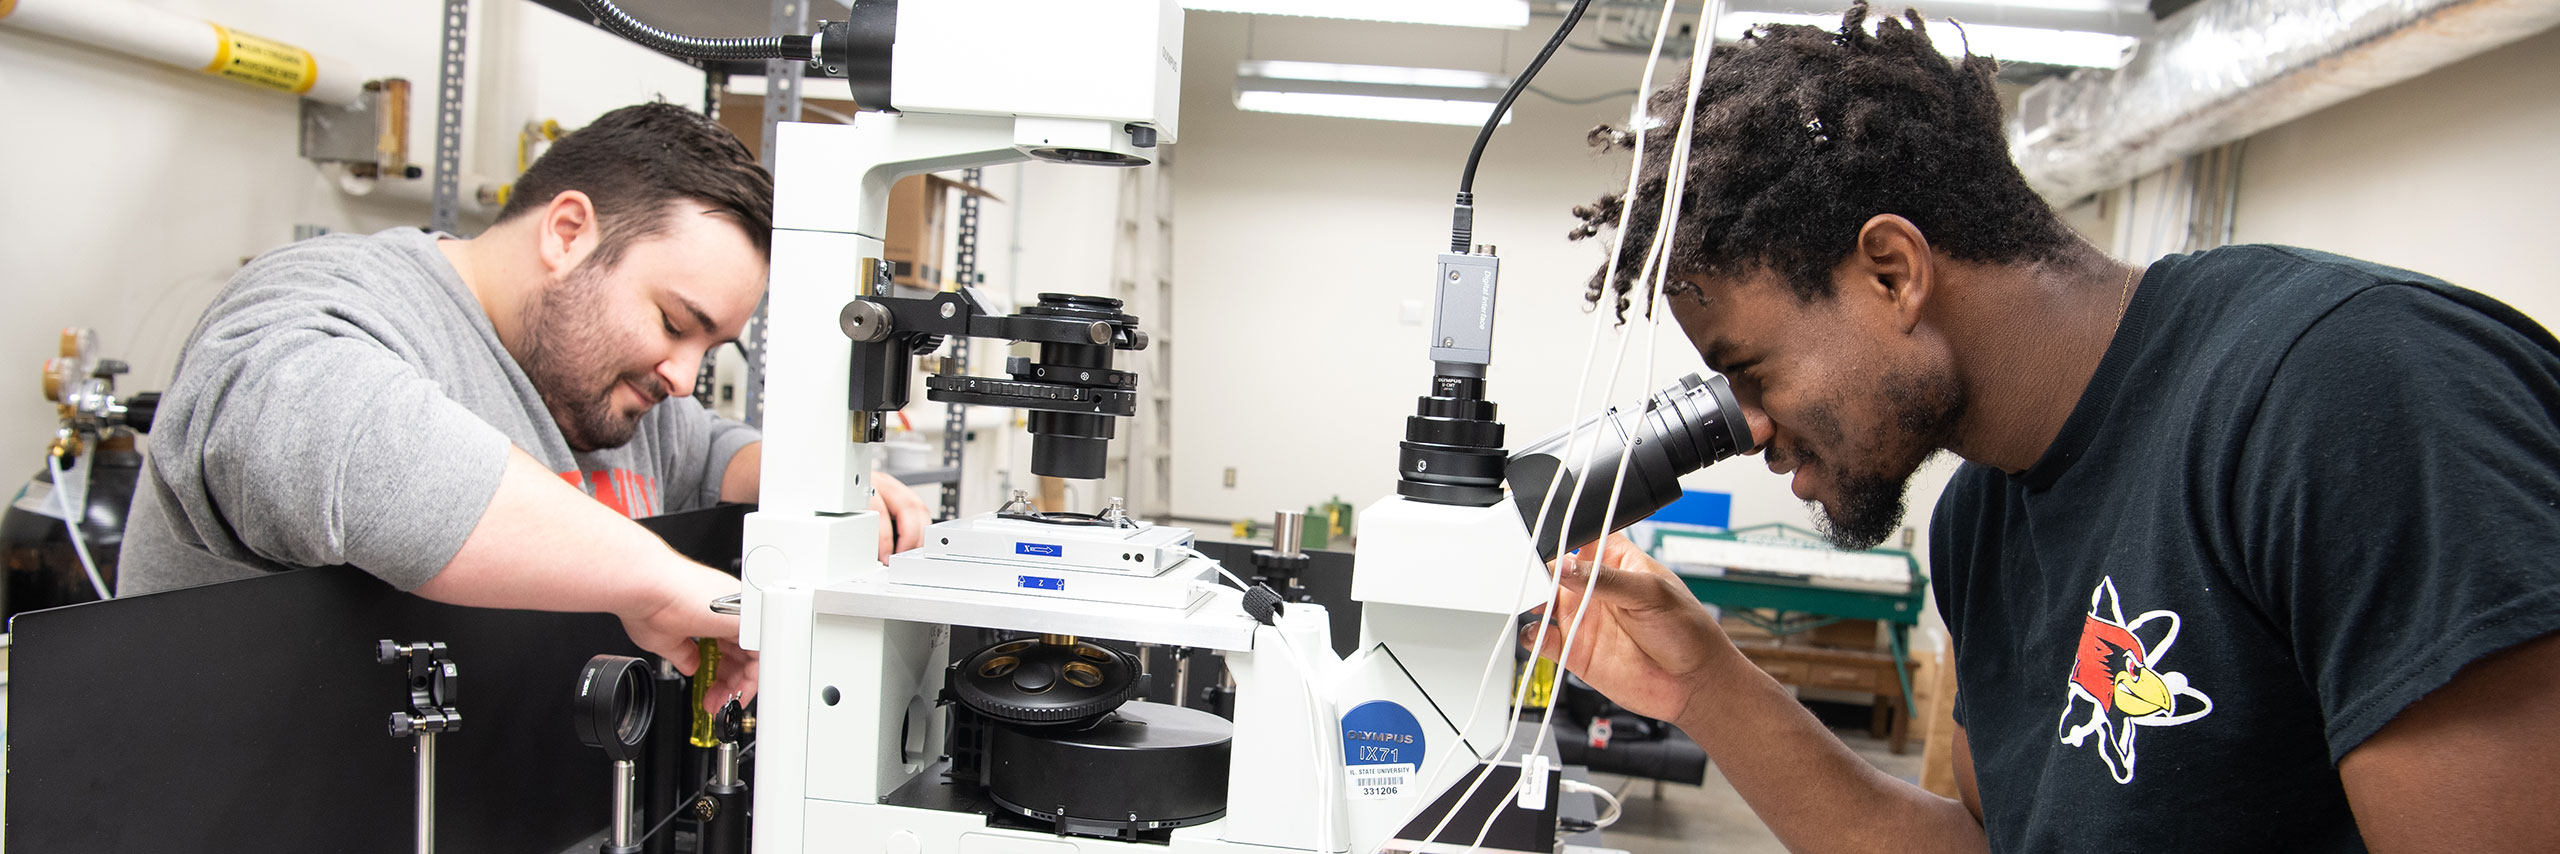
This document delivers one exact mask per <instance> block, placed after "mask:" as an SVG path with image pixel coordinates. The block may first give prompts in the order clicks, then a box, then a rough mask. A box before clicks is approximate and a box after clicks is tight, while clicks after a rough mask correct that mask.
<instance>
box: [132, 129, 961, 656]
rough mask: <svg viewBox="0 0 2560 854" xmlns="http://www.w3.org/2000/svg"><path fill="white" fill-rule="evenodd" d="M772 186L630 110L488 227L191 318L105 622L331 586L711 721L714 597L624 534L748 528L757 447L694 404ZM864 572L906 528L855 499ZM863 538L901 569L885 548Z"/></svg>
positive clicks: (358, 259)
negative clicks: (877, 538) (613, 670)
mask: <svg viewBox="0 0 2560 854" xmlns="http://www.w3.org/2000/svg"><path fill="white" fill-rule="evenodd" d="M772 204H773V183H772V179H771V178H770V177H768V176H767V175H766V173H765V171H764V169H762V168H761V167H758V166H757V165H756V163H755V158H754V156H753V155H751V154H749V153H748V152H747V150H746V148H745V147H744V146H743V145H741V144H739V142H738V140H737V139H736V138H735V137H733V136H731V135H730V134H729V132H728V131H726V130H724V129H722V128H721V127H720V126H719V125H717V124H715V123H713V122H711V121H710V120H709V119H706V118H703V117H702V116H699V115H695V114H693V113H691V112H688V111H686V110H684V109H683V108H680V107H676V106H673V105H670V104H663V103H660V104H646V105H641V106H634V107H626V108H623V109H620V110H615V111H613V112H611V113H607V114H605V115H604V116H603V117H602V118H599V119H597V120H596V121H595V123H594V124H591V125H589V126H587V127H586V128H583V129H580V130H579V131H577V132H576V133H572V134H570V135H568V136H567V137H564V138H562V139H561V140H560V141H559V142H558V143H557V144H556V145H554V146H553V147H552V149H551V150H550V152H548V153H547V154H545V155H544V156H543V157H542V159H541V160H539V161H536V162H535V163H534V164H533V167H532V168H531V169H530V170H528V171H526V173H525V174H524V175H523V176H522V177H521V178H519V179H518V180H517V182H516V185H515V191H514V194H513V197H512V198H511V199H510V200H509V202H508V204H507V206H506V208H505V209H504V210H502V211H500V212H499V214H498V220H497V223H496V224H494V225H492V226H490V228H489V229H488V230H487V231H486V232H484V233H482V234H481V235H480V236H478V237H476V238H473V239H469V240H462V239H457V238H454V237H451V236H447V235H441V234H433V233H428V232H422V231H417V230H414V229H394V230H391V231H385V232H382V233H379V234H374V235H370V236H353V235H348V236H331V237H324V238H319V239H316V240H306V241H302V242H299V243H295V244H292V245H290V246H286V247H283V248H281V249H277V250H275V251H272V252H269V253H267V254H265V255H262V256H260V257H259V258H258V259H257V260H255V261H252V262H251V263H250V264H249V265H248V266H246V267H243V268H242V269H241V271H240V273H239V274H238V275H237V276H235V277H233V279H232V281H231V283H230V285H229V286H228V287H226V288H224V289H223V291H222V293H221V294H220V295H219V296H217V297H215V298H214V301H213V303H212V305H211V306H210V307H208V308H207V309H206V311H205V316H204V319H203V320H202V321H201V322H199V323H198V324H197V326H196V329H195V332H194V333H193V334H192V336H191V337H190V339H189V341H188V344H187V349H186V352H185V353H184V355H183V356H182V357H181V358H180V360H179V365H178V375H177V378H176V380H175V381H174V382H173V383H172V384H171V385H170V386H169V388H168V390H167V392H166V394H165V395H164V396H163V397H162V401H161V409H160V415H159V417H158V420H157V424H156V425H155V428H154V430H153V432H152V437H151V438H152V444H151V455H150V465H149V466H148V469H149V472H148V475H147V478H146V485H145V486H144V488H142V489H140V490H138V491H137V494H136V495H135V498H134V506H133V511H132V518H131V520H130V522H129V524H128V529H127V532H126V537H125V559H124V563H123V577H122V578H121V579H120V582H119V588H120V589H119V591H118V592H119V593H120V594H123V595H133V594H137V593H147V592H152V591H157V590H166V589H171V588H177V587H186V586H191V585H196V584H205V583H211V582H216V581H225V580H231V579H237V578H246V577H251V576H255V575H257V574H258V573H261V572H272V571H279V570H287V569H294V568H300V567H312V566H330V565H337V564H351V565H354V566H356V567H358V568H361V569H363V570H365V571H367V572H369V573H372V574H373V575H375V576H378V577H380V578H381V579H382V580H383V581H385V582H388V583H390V584H392V585H393V586H395V587H398V588H400V589H402V590H407V591H411V592H414V593H417V594H418V595H420V596H424V597H427V598H429V599H434V600H437V601H440V602H447V603H451V604H457V605H473V606H482V607H494V608H522V609H534V610H548V611H593V612H603V613H610V614H614V615H616V616H618V617H620V618H621V619H622V623H623V628H624V629H625V630H626V631H628V632H629V633H630V635H631V638H632V640H633V641H634V642H635V643H637V644H639V645H640V646H641V647H642V648H644V649H647V650H649V651H651V652H654V653H657V654H658V655H661V656H664V657H665V658H666V659H668V660H669V661H670V662H672V663H674V664H675V665H676V666H677V668H678V669H680V670H682V671H684V672H687V673H691V672H692V671H693V669H694V666H695V663H696V659H697V653H696V650H695V647H694V645H693V644H692V643H691V642H690V639H692V638H717V639H719V640H720V641H721V642H722V655H723V656H724V657H728V658H729V659H730V661H732V662H734V663H739V664H742V665H743V666H735V667H723V668H721V672H720V674H719V684H718V685H716V686H714V689H713V691H712V692H711V693H710V694H709V695H708V697H709V698H710V699H711V701H712V702H717V701H718V700H720V699H725V698H727V697H729V696H730V695H732V694H742V695H750V696H751V695H752V692H753V691H754V684H755V682H754V680H755V665H754V657H753V654H752V653H748V652H746V651H744V650H741V649H739V648H738V647H737V637H738V620H737V618H736V617H730V616H722V615H718V614H713V613H711V611H710V610H709V608H707V607H706V605H707V603H708V602H709V601H710V600H712V599H714V598H718V597H720V596H725V595H728V594H730V593H734V592H736V591H737V589H738V583H737V580H736V579H734V578H731V577H729V576H728V575H726V574H724V573H721V572H719V571H717V570H713V569H711V568H709V567H704V566H701V565H699V564H695V563H693V562H691V561H688V560H686V559H685V558H683V557H681V556H679V555H677V554H676V553H675V552H674V551H672V550H670V549H668V548H667V547H666V545H665V544H663V543H661V542H659V541H658V539H657V538H656V537H654V536H652V535H650V534H649V533H648V532H647V531H646V530H644V529H642V528H641V527H640V526H639V525H637V524H635V523H633V522H632V521H631V519H633V518H637V517H641V516H649V515H655V514H659V513H667V512H676V511H682V510H689V509H694V508H698V507H705V506H709V505H711V504H713V503H716V502H719V501H724V500H725V501H754V500H755V498H756V491H757V484H758V474H759V469H760V467H761V461H762V458H763V454H762V448H761V445H760V444H759V443H758V437H757V435H756V432H755V431H754V430H753V429H751V428H749V427H747V426H746V425H743V424H739V423H737V422H734V421H729V420H726V419H723V418H720V417H718V416H715V415H713V414H711V413H710V412H707V411H705V410H704V409H703V408H702V407H701V406H700V405H699V404H697V403H695V402H694V401H693V399H692V398H690V397H688V396H687V395H689V394H690V393H691V389H692V384H693V380H694V377H695V374H696V369H697V367H698V366H699V365H700V364H701V362H702V359H703V354H704V353H706V352H707V351H709V350H711V349H712V348H715V347H718V346H720V345H722V344H724V343H727V342H728V341H730V340H732V339H735V338H736V337H737V335H738V334H739V331H740V330H741V328H742V327H744V326H745V324H746V322H747V319H748V316H749V315H750V314H752V313H753V312H754V311H755V307H756V303H757V301H758V300H759V299H760V298H761V296H762V294H763V291H764V279H765V262H766V253H767V250H768V244H769V241H770V234H771V230H772V219H771V210H772ZM878 483H879V489H880V492H881V495H880V496H878V497H875V498H874V501H873V509H875V510H882V511H884V512H886V513H887V514H888V515H889V516H890V517H891V518H892V520H893V521H894V524H892V525H886V526H883V531H884V534H883V540H882V543H881V550H882V556H883V557H886V556H887V554H888V552H889V551H891V550H892V549H893V548H903V547H910V546H913V545H914V544H915V543H914V541H915V540H917V539H919V538H920V537H921V536H922V531H923V528H924V525H925V521H926V520H925V517H924V509H923V503H922V502H921V501H919V500H918V499H917V498H916V497H915V495H914V493H913V492H911V491H908V490H907V489H906V488H905V487H904V486H902V485H899V484H897V483H896V482H895V481H894V480H891V479H889V478H887V477H885V476H884V477H881V478H879V480H878ZM888 531H896V532H898V534H899V535H901V536H902V538H903V539H904V540H906V542H899V543H892V542H890V541H889V537H890V535H889V534H888V533H887V532H888Z"/></svg>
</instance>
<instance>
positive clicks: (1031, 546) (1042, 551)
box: [1013, 543, 1067, 557]
mask: <svg viewBox="0 0 2560 854" xmlns="http://www.w3.org/2000/svg"><path fill="white" fill-rule="evenodd" d="M1066 551H1067V550H1066V549H1063V548H1059V547H1057V546H1054V545H1050V544H1048V543H1015V544H1013V553H1014V554H1018V555H1039V556H1041V557H1057V556H1059V555H1063V554H1066Z"/></svg>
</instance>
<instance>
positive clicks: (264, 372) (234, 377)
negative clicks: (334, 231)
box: [117, 228, 758, 595]
mask: <svg viewBox="0 0 2560 854" xmlns="http://www.w3.org/2000/svg"><path fill="white" fill-rule="evenodd" d="M436 240H437V235H434V234H430V233H427V232H422V231H418V230H416V229H408V228H401V229H393V230H390V231H385V232H382V233H379V234H374V235H369V236H358V235H332V236H329V237H322V238H318V239H314V240H305V241H301V242H298V243H294V244H291V245H288V246H285V247H282V248H279V249H276V250H274V251H271V252H268V253H267V254H265V255H261V256H259V257H258V258H257V260H255V261H252V262H250V263H249V265H248V266H246V267H243V268H241V270H240V273H239V274H238V275H236V276H234V277H233V278H232V280H231V284H230V285H229V286H228V287H225V288H224V289H223V291H222V293H221V294H220V295H219V296H216V297H215V298H214V300H213V303H212V305H211V306H209V307H207V308H206V309H205V315H204V319H203V320H202V321H200V322H198V323H197V325H196V329H195V332H194V333H193V334H192V335H191V336H190V337H189V340H188V342H187V348H186V351H185V353H184V355H182V356H181V357H180V359H179V362H178V375H177V378H176V379H175V380H174V381H173V382H172V383H171V384H170V386H169V388H168V390H167V392H166V394H165V395H164V396H163V397H162V398H161V404H160V411H159V414H158V416H157V420H156V423H155V424H154V425H153V428H152V433H151V448H150V458H149V464H148V465H147V466H146V469H147V471H146V472H145V474H144V478H143V485H142V488H140V489H138V490H136V491H135V495H134V501H133V511H132V515H131V518H130V519H129V520H128V522H127V525H126V528H127V529H126V533H125V541H124V552H123V557H122V559H121V561H120V564H121V568H120V575H121V578H119V579H118V581H117V592H118V593H119V594H120V595H131V594H136V593H147V592H152V591H157V590H167V589H171V588H177V587H188V586H193V585H197V584H206V583H211V582H215V581H226V580H231V579H236V578H246V577H250V576H254V575H256V574H258V573H260V572H271V571H276V570H284V569H294V568H299V567H312V566H331V565H336V564H352V565H355V566H357V567H360V568H362V569H364V570H365V571H367V572H371V573H373V574H374V575H376V576H379V577H381V578H382V579H383V580H384V581H387V582H390V583H391V584H392V585H393V586H396V587H398V588H400V589H402V590H409V589H414V588H416V587H417V586H418V585H420V584H424V583H426V582H427V580H428V579H430V578H433V577H435V574H436V573H437V572H439V571H441V570H442V569H443V568H444V565H445V564H446V563H447V562H449V561H451V560H452V559H453V555H454V553H455V552H456V551H458V550H460V549H461V547H462V541H463V540H464V539H465V538H466V537H468V536H469V535H470V533H471V529H472V527H473V526H474V525H476V524H478V522H479V520H480V515H481V513H482V511H484V510H485V509H487V507H488V506H489V499H490V497H491V496H492V495H493V494H495V493H496V491H497V487H498V477H499V474H500V473H501V472H502V471H503V470H504V469H505V467H506V459H507V448H508V446H510V445H512V446H514V447H517V448H522V449H524V451H525V453H526V454H529V455H531V456H532V457H533V458H534V459H537V460H540V461H542V463H543V464H544V465H547V466H550V467H551V470H553V471H555V472H559V473H561V476H562V477H563V478H564V479H566V480H568V481H569V482H570V483H572V484H574V485H577V486H579V487H581V488H583V489H585V490H586V491H587V492H588V494H590V495H594V496H595V497H596V499H597V500H598V501H601V502H603V503H604V504H605V505H606V506H608V507H612V508H613V509H615V510H617V511H620V512H622V513H623V515H626V516H632V517H640V516H650V515H656V514H659V513H671V512H678V511H682V510H689V509H693V508H697V507H704V506H709V505H710V504H713V503H715V502H717V501H718V500H719V495H720V479H721V475H722V474H723V473H724V472H725V471H726V470H727V468H728V465H729V460H730V458H731V457H733V456H735V455H736V454H737V452H738V451H739V450H740V449H743V448H745V447H746V446H747V445H748V444H750V443H753V442H755V441H757V440H758V437H757V434H756V432H755V430H753V429H751V428H749V427H747V426H746V425H744V424H739V423H737V422H735V421H730V420H728V419H725V418H720V417H718V416H716V415H713V414H712V413H710V412H708V411H706V410H704V409H703V408H702V407H701V405H699V404H697V403H695V402H694V400H693V399H692V398H689V397H671V398H668V399H667V401H666V402H664V403H661V404H659V405H658V406H657V407H656V408H654V409H651V410H650V411H649V412H648V413H647V414H646V415H644V416H642V418H641V422H640V430H639V432H638V434H637V435H636V436H635V437H634V438H633V439H632V441H631V442H630V443H629V444H626V445H623V446H622V447H619V448H611V449H606V450H603V451H598V452H595V453H590V454H577V453H573V452H571V451H570V450H569V445H568V443H567V441H565V440H564V439H562V438H561V436H560V428H559V426H558V425H557V424H555V423H553V421H552V419H551V413H550V410H548V409H547V408H545V407H544V406H543V403H542V398H541V396H540V395H538V394H537V393H536V392H535V391H534V387H533V385H532V383H531V382H529V381H528V380H526V378H525V375H524V372H523V371H522V370H520V369H519V368H518V367H517V366H516V362H515V359H514V357H512V356H510V355H508V353H507V351H506V348H505V347H504V346H503V345H501V344H500V343H499V341H498V335H497V332H496V331H495V330H494V329H492V328H491V327H490V325H489V318H488V316H487V314H486V313H484V312H483V311H482V310H481V307H480V303H479V300H478V299H477V298H475V297H474V296H473V295H472V293H471V291H470V290H469V289H468V288H466V287H464V285H463V283H462V279H461V277H460V276H458V275H456V274H455V272H454V270H453V266H452V265H451V264H450V263H449V262H448V261H447V260H446V259H445V256H444V254H443V253H442V252H439V251H437V249H436Z"/></svg>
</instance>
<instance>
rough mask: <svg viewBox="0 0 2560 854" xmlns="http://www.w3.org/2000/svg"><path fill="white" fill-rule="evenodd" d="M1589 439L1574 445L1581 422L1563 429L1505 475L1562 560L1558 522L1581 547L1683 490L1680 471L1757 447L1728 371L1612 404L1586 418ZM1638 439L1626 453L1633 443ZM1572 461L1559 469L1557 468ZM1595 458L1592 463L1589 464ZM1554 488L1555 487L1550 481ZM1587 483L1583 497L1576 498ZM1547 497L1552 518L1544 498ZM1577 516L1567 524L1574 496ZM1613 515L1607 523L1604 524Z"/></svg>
mask: <svg viewBox="0 0 2560 854" xmlns="http://www.w3.org/2000/svg"><path fill="white" fill-rule="evenodd" d="M1581 428H1582V429H1581V431H1580V432H1581V434H1582V435H1583V436H1585V437H1588V439H1587V440H1586V441H1585V442H1584V443H1583V446H1582V447H1580V448H1570V449H1569V448H1566V447H1565V440H1566V439H1567V438H1568V437H1570V436H1572V435H1573V432H1574V431H1573V430H1572V429H1571V428H1567V429H1565V430H1559V431H1557V432H1556V433H1555V434H1554V435H1551V436H1548V437H1546V438H1544V439H1540V440H1538V441H1537V442H1535V443H1532V444H1530V445H1529V446H1528V447H1525V448H1522V449H1520V451H1519V452H1518V453H1514V454H1512V455H1511V460H1510V463H1509V465H1508V466H1507V467H1506V468H1505V469H1504V471H1503V477H1504V478H1505V479H1506V480H1508V481H1510V483H1511V495H1512V500H1513V501H1515V502H1517V503H1518V504H1519V507H1520V518H1521V520H1522V521H1523V522H1526V523H1528V525H1529V531H1530V533H1531V534H1532V535H1533V536H1535V537H1536V539H1537V544H1538V558H1539V559H1540V560H1554V559H1555V556H1556V553H1557V548H1556V544H1557V537H1556V529H1557V528H1559V527H1561V528H1563V529H1564V532H1565V535H1564V543H1565V545H1566V548H1567V549H1574V548H1581V547H1582V546H1584V545H1588V544H1590V543H1591V542H1592V541H1594V540H1598V539H1599V538H1600V537H1601V536H1602V535H1604V534H1606V533H1608V532H1610V531H1615V530H1618V529H1620V528H1624V527H1626V526H1628V525H1632V524H1635V523H1636V522H1638V521H1642V520H1643V519H1644V518H1645V517H1647V516H1651V515H1653V513H1654V511H1657V510H1660V509H1662V508H1664V507H1668V506H1671V502H1673V501H1675V500H1678V499H1679V498H1680V476H1681V475H1684V474H1688V473H1690V472H1693V471H1697V470H1699V469H1702V468H1705V467H1707V466H1709V465H1713V464H1715V463H1717V462H1719V461H1722V460H1724V459H1725V458H1727V457H1731V456H1733V455H1735V454H1740V453H1744V452H1746V451H1749V450H1751V448H1752V442H1751V427H1750V425H1749V424H1748V423H1746V422H1745V421H1744V420H1743V418H1742V405H1741V403H1739V402H1738V401H1736V400H1735V399H1734V397H1733V387H1732V386H1731V385H1730V384H1728V383H1726V382H1725V378H1724V377H1721V376H1714V377H1708V378H1706V379H1704V380H1701V379H1699V378H1698V375H1697V374H1689V375H1687V376H1684V377H1681V378H1680V381H1679V382H1678V383H1676V384H1673V385H1672V386H1671V387H1670V388H1667V389H1663V390H1662V391H1661V392H1660V393H1658V394H1655V395H1654V396H1653V397H1652V398H1651V399H1649V400H1647V401H1645V405H1644V408H1643V409H1640V410H1636V411H1633V412H1620V411H1618V410H1616V409H1611V410H1609V411H1607V412H1602V413H1600V414H1598V415H1593V416H1591V417H1589V418H1586V419H1583V421H1582V424H1581ZM1630 442H1632V443H1634V445H1635V451H1634V453H1632V454H1630V453H1627V451H1626V449H1627V445H1628V444H1629V443H1630ZM1621 457H1624V458H1625V459H1626V465H1627V472H1626V486H1625V488H1624V489H1623V490H1622V491H1621V492H1620V494H1619V496H1618V508H1617V510H1618V512H1617V513H1616V514H1614V515H1610V516H1609V517H1608V518H1606V519H1603V518H1602V515H1603V514H1606V513H1608V507H1609V491H1610V489H1611V488H1613V487H1615V486H1616V484H1617V482H1618V461H1619V459H1620V458H1621ZM1560 466H1561V467H1563V468H1564V469H1565V472H1564V478H1563V480H1561V481H1558V480H1557V479H1556V469H1557V468H1558V467H1560ZM1585 468H1587V469H1588V470H1587V471H1586V470H1584V469H1585ZM1550 484H1553V485H1554V487H1555V494H1554V497H1553V498H1552V499H1550V498H1549V497H1548V486H1549V485H1550ZM1577 493H1579V495H1580V500H1579V501H1576V500H1575V495H1576V494H1577ZM1542 505H1543V506H1545V508H1546V513H1545V518H1544V520H1543V521H1542V520H1541V519H1540V518H1539V515H1540V514H1539V512H1538V511H1539V508H1540V507H1541V506H1542ZM1568 505H1570V506H1571V508H1572V512H1573V520H1572V524H1570V525H1566V524H1563V522H1564V516H1565V511H1566V508H1567V506H1568ZM1604 523H1605V525H1604Z"/></svg>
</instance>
